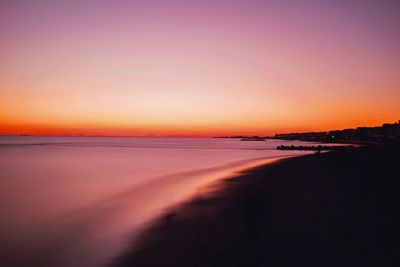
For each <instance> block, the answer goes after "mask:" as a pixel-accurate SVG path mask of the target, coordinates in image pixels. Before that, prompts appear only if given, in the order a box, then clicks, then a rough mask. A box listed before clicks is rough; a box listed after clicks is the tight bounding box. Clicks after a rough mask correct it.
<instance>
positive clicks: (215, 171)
mask: <svg viewBox="0 0 400 267" xmlns="http://www.w3.org/2000/svg"><path fill="white" fill-rule="evenodd" d="M288 143H289V144H294V145H300V144H303V143H302V142H298V141H293V142H283V141H278V140H269V141H265V142H241V141H240V140H238V139H217V138H112V137H22V136H21V137H0V190H1V192H0V216H1V217H0V218H1V221H0V266H4V267H17V266H18V267H19V266H21V267H22V266H23V267H26V266H32V267H39V266H40V267H93V266H100V267H101V266H107V265H108V264H109V263H110V262H112V260H113V259H114V258H116V257H118V256H119V255H120V254H122V253H123V252H124V251H125V250H126V249H128V248H130V247H131V246H132V243H134V241H135V237H136V236H137V235H138V234H139V233H140V231H141V230H143V228H144V227H146V225H148V223H149V222H150V221H151V220H152V219H154V218H156V217H157V216H160V215H161V214H162V213H163V212H165V210H166V209H167V208H170V207H173V206H174V205H176V204H178V203H180V202H182V201H184V200H186V199H188V198H190V197H191V196H192V195H193V194H196V193H199V192H200V191H199V190H200V189H201V188H202V187H204V186H206V185H208V184H210V183H212V182H214V181H217V180H218V179H221V178H223V177H226V176H228V175H234V174H235V173H236V172H238V171H240V170H242V169H244V168H248V167H251V166H256V165H258V164H262V163H264V162H268V161H270V160H273V159H276V158H280V157H287V156H294V155H299V154H304V153H301V152H292V151H277V150H275V147H276V146H277V145H282V144H288Z"/></svg>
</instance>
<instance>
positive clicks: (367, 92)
mask: <svg viewBox="0 0 400 267" xmlns="http://www.w3.org/2000/svg"><path fill="white" fill-rule="evenodd" d="M396 2H397V3H396ZM399 3H400V2H398V1H387V0H376V1H370V0H363V1H361V0H360V1H356V0H354V1H340V0H338V1H311V0H310V1H261V0H260V1H251V0H243V1H234V0H231V1H218V0H212V1H211V0H210V1H207V0H201V1H189V0H186V1H185V0H182V1H166V0H159V1H151V0H143V1H134V0H132V1H128V0H121V1H118V0H116V1H111V0H109V1H100V0H99V1H89V0H88V1H85V0H82V1H78V0H71V1H57V0H54V1H50V0H48V1H35V0H26V1H19V0H9V1H6V0H2V1H0V58H1V61H0V134H21V133H26V134H43V135H133V136H148V135H149V136H159V135H160V136H172V135H188V136H213V135H230V134H273V133H276V132H290V131H309V130H329V129H341V128H347V127H355V126H368V125H380V124H382V123H384V122H395V121H397V120H399V119H400V26H399V25H400V4H399Z"/></svg>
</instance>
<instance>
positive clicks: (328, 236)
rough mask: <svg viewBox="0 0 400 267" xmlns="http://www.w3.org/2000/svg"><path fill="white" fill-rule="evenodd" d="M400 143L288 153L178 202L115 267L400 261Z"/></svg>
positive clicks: (381, 263) (384, 263)
mask: <svg viewBox="0 0 400 267" xmlns="http://www.w3.org/2000/svg"><path fill="white" fill-rule="evenodd" d="M399 149H400V147H399V145H394V144H392V145H387V146H373V147H372V146H369V147H359V148H346V149H343V150H340V151H333V152H329V153H325V154H318V155H317V154H316V155H308V156H302V157H298V158H291V159H284V160H281V161H279V162H276V163H273V164H269V165H264V166H261V167H258V168H255V169H251V170H249V171H246V172H245V173H242V174H241V175H239V176H237V177H234V178H230V179H227V180H225V181H223V182H222V183H220V184H218V185H215V187H214V188H212V189H213V190H211V191H212V192H213V193H211V194H207V195H198V196H197V197H196V198H195V199H193V200H192V201H189V202H187V203H185V204H183V205H181V206H180V207H176V208H175V209H172V210H171V211H170V212H169V213H167V214H165V216H163V217H161V218H159V220H158V221H156V222H154V225H153V226H152V227H151V228H150V229H148V231H147V232H145V233H144V234H143V235H142V237H141V238H140V241H141V247H140V248H139V249H136V250H134V251H131V252H130V253H127V254H126V255H124V256H123V257H122V258H119V259H117V260H116V263H114V264H112V265H113V266H119V267H126V266H400V265H399V263H400V261H399V255H400V243H399V241H398V240H399V239H398V237H399V236H400V228H399V225H400V219H399V216H398V213H399V212H400V194H399V189H400V169H399V166H400V164H399V163H400V157H399V153H400V150H399Z"/></svg>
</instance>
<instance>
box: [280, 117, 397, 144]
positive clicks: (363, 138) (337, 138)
mask: <svg viewBox="0 0 400 267" xmlns="http://www.w3.org/2000/svg"><path fill="white" fill-rule="evenodd" d="M274 138H275V139H283V140H301V141H314V142H328V143H336V142H352V143H354V142H386V141H399V140H400V120H399V121H398V122H397V123H385V124H383V125H382V126H376V127H357V128H351V129H344V130H333V131H327V132H305V133H288V134H276V135H275V136H274Z"/></svg>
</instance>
